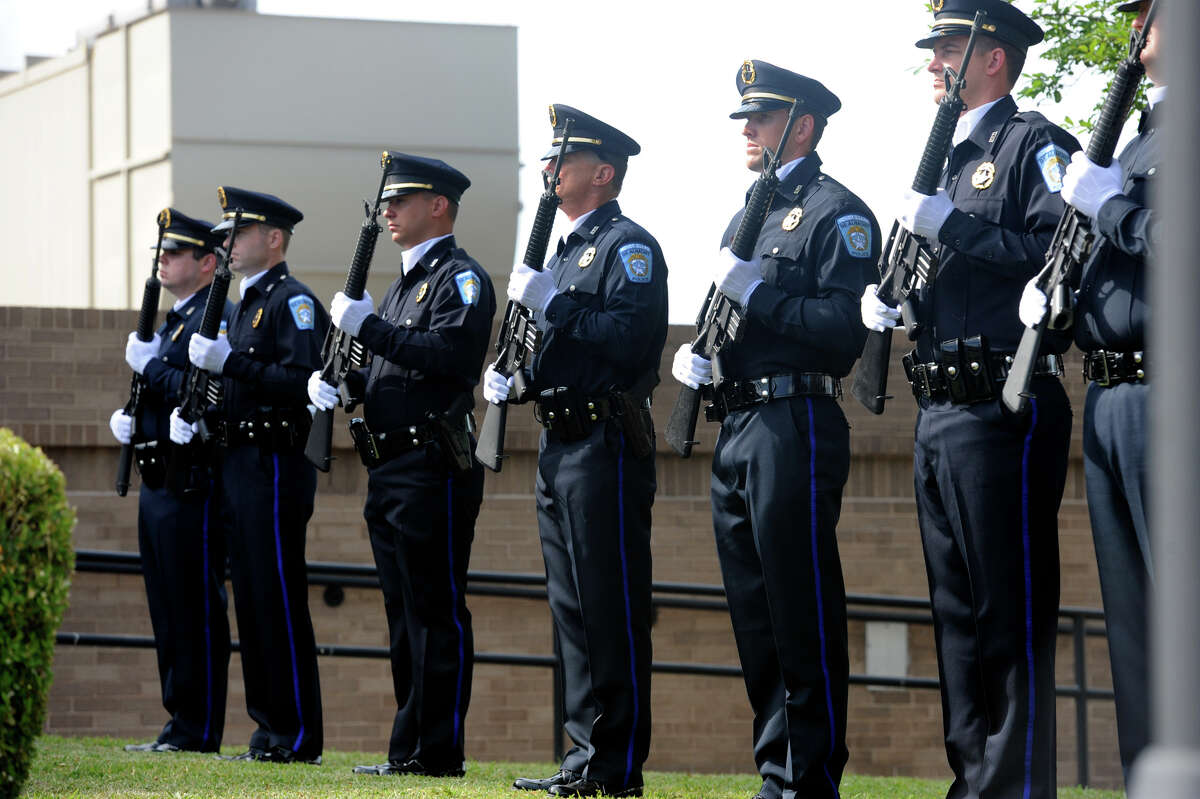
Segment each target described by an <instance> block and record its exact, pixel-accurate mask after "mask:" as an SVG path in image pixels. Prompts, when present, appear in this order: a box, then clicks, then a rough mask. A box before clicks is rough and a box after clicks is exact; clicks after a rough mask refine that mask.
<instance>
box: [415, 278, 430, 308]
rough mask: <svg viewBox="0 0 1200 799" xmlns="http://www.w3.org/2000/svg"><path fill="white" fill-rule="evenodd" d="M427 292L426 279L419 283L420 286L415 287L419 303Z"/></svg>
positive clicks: (427, 283) (427, 284)
mask: <svg viewBox="0 0 1200 799" xmlns="http://www.w3.org/2000/svg"><path fill="white" fill-rule="evenodd" d="M428 293H429V282H428V281H426V282H424V283H422V284H421V288H419V289H417V302H418V303H420V302H421V300H423V299H425V295H426V294H428Z"/></svg>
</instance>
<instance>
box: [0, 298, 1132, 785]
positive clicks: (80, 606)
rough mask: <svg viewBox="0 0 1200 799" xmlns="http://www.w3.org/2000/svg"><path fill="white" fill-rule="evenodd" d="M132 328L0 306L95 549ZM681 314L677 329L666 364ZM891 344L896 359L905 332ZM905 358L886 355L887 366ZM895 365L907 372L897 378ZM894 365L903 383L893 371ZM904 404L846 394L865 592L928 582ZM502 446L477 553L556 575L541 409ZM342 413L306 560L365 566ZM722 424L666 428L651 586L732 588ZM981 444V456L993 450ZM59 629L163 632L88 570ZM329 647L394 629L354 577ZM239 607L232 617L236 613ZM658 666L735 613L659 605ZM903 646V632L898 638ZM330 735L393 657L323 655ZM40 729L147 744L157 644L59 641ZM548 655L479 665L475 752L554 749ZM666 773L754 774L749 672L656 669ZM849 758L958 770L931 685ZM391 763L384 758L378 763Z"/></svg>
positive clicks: (518, 611) (1066, 649)
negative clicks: (524, 663)
mask: <svg viewBox="0 0 1200 799" xmlns="http://www.w3.org/2000/svg"><path fill="white" fill-rule="evenodd" d="M134 324H135V314H134V313H132V312H128V311H100V310H79V309H75V310H69V309H34V308H0V425H4V426H8V427H11V428H13V429H14V430H15V431H16V432H17V433H18V434H19V435H22V436H23V437H25V438H26V439H28V440H30V441H31V442H33V443H35V444H38V445H39V446H41V447H43V448H44V449H45V450H46V451H47V453H48V454H49V455H50V456H51V457H52V458H53V459H54V460H55V461H56V462H57V463H58V464H59V465H60V466H61V467H62V468H63V470H64V472H65V473H66V475H67V485H68V490H69V492H70V501H71V502H72V504H73V505H75V506H76V507H77V509H78V512H79V525H78V527H77V529H76V532H75V543H76V546H77V547H79V548H84V549H107V550H122V551H136V549H137V541H136V522H135V520H136V512H137V511H136V505H137V502H136V499H135V497H134V496H133V493H134V492H133V491H131V493H130V496H128V497H125V498H123V499H122V498H118V497H117V496H116V495H115V494H114V493H113V490H112V483H113V475H114V470H115V467H116V459H117V447H116V445H115V443H114V442H113V441H112V439H111V436H110V435H109V432H108V429H107V419H108V416H109V414H110V413H111V412H112V410H113V409H114V408H117V407H119V406H120V405H121V404H123V403H124V401H125V392H126V391H127V390H128V385H129V376H128V370H127V368H126V367H125V365H124V363H123V360H122V352H123V346H124V344H123V343H124V340H125V337H126V335H127V333H128V331H129V330H131V329H132V327H133V326H134ZM686 335H687V330H686V329H685V328H682V327H675V328H672V329H671V335H670V338H669V340H668V344H667V347H666V349H665V352H666V353H667V356H668V357H667V358H666V362H665V363H664V366H663V369H662V371H661V373H662V374H663V375H669V356H670V354H672V353H674V351H675V349H676V347H677V346H678V344H679V343H680V342H682V341H683V340H684V338H685V337H686ZM900 343H901V342H898V343H897V347H898V349H897V351H896V353H895V354H897V355H898V354H899V345H900ZM898 367H899V364H898V363H893V369H898ZM1078 367H1079V364H1078V359H1077V357H1076V355H1075V354H1074V353H1073V354H1072V360H1071V362H1070V366H1069V376H1068V378H1067V379H1066V381H1065V384H1066V385H1067V387H1068V389H1069V391H1070V394H1071V398H1072V402H1073V403H1074V407H1076V408H1081V407H1082V397H1083V384H1082V381H1081V380H1080V379H1079V377H1078ZM895 374H900V372H898V371H893V375H895ZM894 380H895V378H894ZM892 390H893V392H894V393H895V394H897V399H896V400H895V401H894V402H893V403H892V404H891V405H890V407H889V409H888V412H887V413H886V414H885V415H884V416H882V417H872V416H870V415H869V414H867V413H866V412H865V411H863V410H862V409H861V408H860V407H859V406H858V404H857V403H855V402H853V401H852V400H848V401H846V402H845V403H844V405H843V407H844V408H845V410H846V414H847V417H848V419H849V420H850V423H851V425H852V432H851V436H852V438H851V446H852V451H853V460H852V465H851V471H850V480H849V484H848V485H847V488H846V496H845V502H844V504H843V511H842V520H841V523H840V525H839V530H838V539H839V547H840V550H841V557H842V563H843V567H844V571H845V576H846V584H847V589H848V590H849V591H851V592H854V593H869V594H890V595H897V596H920V597H924V596H927V595H928V592H927V587H926V580H925V571H924V565H923V561H922V556H921V549H920V542H919V537H918V533H917V526H916V511H915V507H914V503H913V500H912V461H911V446H912V442H911V436H912V422H913V417H914V404H913V402H912V401H911V400H910V399H909V398H908V397H907V396H906V392H905V387H904V385H903V384H902V383H900V382H898V381H896V382H894V384H893V385H892ZM674 396H675V384H674V383H673V382H672V381H670V378H669V377H667V382H666V383H665V384H664V385H663V386H662V387H661V388H660V389H659V392H658V397H657V400H658V402H657V405H656V410H655V414H656V417H657V423H658V427H659V429H660V430H661V429H662V426H663V424H664V422H665V417H666V415H667V413H668V412H669V410H670V407H671V404H672V403H673V401H674ZM509 418H510V424H509V436H508V440H507V444H508V449H509V451H510V453H511V454H512V457H511V459H510V460H508V461H507V462H506V464H505V467H504V471H503V472H501V473H500V474H499V475H492V474H490V473H489V476H488V479H487V483H486V485H485V491H486V495H485V498H484V505H483V509H482V512H481V515H480V519H479V523H478V526H477V530H476V537H475V544H474V548H473V552H472V559H471V568H472V569H475V570H492V571H507V572H529V573H539V572H541V571H542V562H541V555H540V552H539V549H538V542H537V533H536V519H535V514H534V501H533V496H532V485H533V467H534V454H535V453H534V444H535V436H534V434H535V428H534V425H533V423H532V421H531V419H530V414H529V412H528V410H527V409H525V408H520V409H515V410H514V411H513V412H512V413H511V414H510V417H509ZM343 428H344V426H343V425H342V424H340V423H339V424H338V426H337V430H338V439H337V441H336V443H335V445H336V447H337V452H336V454H337V455H338V456H339V458H340V459H339V460H338V461H337V462H336V463H335V464H334V468H333V470H332V471H331V472H330V473H329V474H327V475H322V476H321V477H320V482H319V488H318V493H317V502H316V512H315V515H314V517H313V520H312V522H311V523H310V525H309V528H308V557H309V559H310V560H320V561H343V562H355V563H370V562H371V554H370V548H369V545H368V543H367V538H366V530H365V527H364V524H363V522H362V517H361V510H362V501H363V497H364V494H365V473H364V470H363V469H362V468H361V466H360V465H359V464H358V463H357V461H356V459H355V456H354V454H353V452H351V451H350V450H348V449H347V446H348V441H347V438H346V437H345V435H344V429H343ZM714 437H715V427H713V426H712V425H702V428H701V432H700V438H702V439H703V443H702V445H701V446H700V447H699V448H698V450H697V452H696V454H695V455H694V456H693V457H692V458H691V459H689V460H686V461H685V460H681V459H680V458H678V457H677V456H675V455H674V454H673V453H671V452H670V451H669V450H668V449H666V447H665V445H663V444H661V442H660V452H659V459H658V481H659V491H658V496H657V498H656V501H655V506H654V533H653V539H652V549H653V557H654V578H655V580H657V581H687V582H697V583H709V584H717V583H719V582H720V573H719V569H718V565H717V559H716V552H715V547H714V545H713V539H712V532H711V516H710V509H709V504H708V469H709V465H710V458H711V448H712V444H713V439H714ZM1080 451H1081V450H1080V441H1079V431H1078V429H1076V430H1075V431H1074V437H1073V441H1072V459H1071V465H1070V474H1069V478H1068V484H1067V491H1066V497H1065V498H1064V501H1063V506H1062V512H1061V514H1060V524H1061V534H1060V549H1061V553H1062V575H1063V580H1062V604H1063V605H1074V606H1084V607H1099V605H1100V596H1099V585H1098V581H1097V577H1096V567H1095V558H1094V555H1093V552H1092V544H1091V534H1090V529H1089V525H1088V520H1087V510H1086V506H1085V504H1084V499H1083V475H1082V464H1081V461H1080ZM986 456H987V453H979V457H986ZM71 590H72V593H71V607H70V609H69V611H68V614H67V618H66V620H65V622H64V624H63V629H64V630H68V631H76V632H104V633H121V634H139V635H149V634H150V623H149V619H148V616H147V613H146V608H145V596H144V591H143V588H142V584H141V580H140V578H139V577H136V576H114V575H95V574H77V575H76V576H75V578H74V580H73V584H72V589H71ZM309 604H310V607H311V608H312V611H313V618H314V625H315V628H316V636H317V640H318V642H321V643H340V644H357V645H369V646H385V645H386V640H387V634H386V622H385V619H384V614H383V608H382V602H381V597H380V595H379V594H378V592H377V591H374V590H368V589H348V590H347V592H346V601H345V602H344V603H343V604H342V605H340V606H338V607H330V606H328V605H326V604H325V602H324V601H323V592H322V590H321V589H320V588H314V589H311V590H310V592H309ZM469 605H470V608H471V611H472V614H473V616H474V620H475V630H476V645H477V649H478V650H479V651H481V652H484V651H486V652H505V653H528V654H548V653H549V652H550V651H551V643H550V641H551V638H550V621H549V614H548V611H547V609H546V606H545V603H544V602H541V601H533V600H523V599H508V598H493V597H481V596H471V597H470V599H469ZM230 615H231V618H232V613H231V614H230ZM849 632H850V658H851V661H850V662H851V671H852V673H856V674H861V673H864V672H865V671H866V669H867V654H866V650H867V643H866V640H867V630H866V627H865V625H864V624H863V623H862V622H852V623H851V624H850V630H849ZM900 633H901V635H900V639H899V642H898V644H899V646H900V647H901V649H902V650H906V651H901V654H903V655H904V662H903V663H902V671H903V672H904V673H906V674H908V675H911V676H919V677H929V678H936V676H937V667H936V660H935V656H934V651H933V641H932V633H931V630H930V628H929V627H927V626H920V625H908V626H906V627H904V628H902V629H901V630H900ZM653 640H654V647H655V652H654V657H655V660H656V661H659V662H664V661H668V662H671V661H673V662H693V663H711V664H718V665H736V664H737V654H736V650H735V648H734V644H733V637H732V632H731V630H730V625H729V618H728V615H727V614H726V613H724V612H713V611H697V610H677V609H662V610H661V611H660V612H659V613H658V616H657V620H656V622H655V625H654V629H653ZM892 645H893V646H895V645H896V642H893V644H892ZM1087 664H1088V675H1087V677H1088V682H1089V684H1090V685H1091V686H1092V687H1095V688H1107V687H1110V681H1109V677H1108V659H1107V650H1106V648H1105V645H1104V641H1103V639H1102V638H1093V639H1089V642H1088V645H1087ZM1073 668H1074V660H1073V654H1072V649H1071V642H1070V639H1069V638H1067V637H1066V636H1063V637H1061V638H1060V641H1059V657H1058V683H1059V685H1071V684H1073V683H1074V682H1075V677H1074V674H1073ZM320 669H321V686H322V693H323V696H324V705H325V733H326V741H327V744H328V746H329V747H330V748H333V749H339V750H348V749H352V750H363V751H366V752H370V753H372V755H371V756H372V757H378V756H379V755H380V754H381V753H382V752H384V751H385V748H386V741H387V735H388V731H389V729H390V723H391V715H392V713H393V708H394V703H393V699H392V697H391V681H390V676H389V672H388V665H387V663H386V661H371V660H361V659H350V658H335V657H325V658H322V659H321V662H320ZM54 671H55V682H54V687H53V690H52V692H51V697H50V709H49V716H48V720H47V725H46V729H47V730H48V731H50V732H54V733H56V734H67V735H116V736H122V737H128V738H139V739H146V738H148V737H149V736H152V735H154V734H156V733H157V731H158V729H159V728H160V727H161V725H162V723H163V721H164V714H163V710H162V708H161V705H160V702H159V694H158V690H159V689H158V681H157V675H156V671H155V666H154V656H153V654H152V652H150V651H149V650H117V649H99V648H69V647H61V648H59V650H58V652H57V653H56V659H55V664H54ZM230 689H231V690H230V697H229V708H228V715H227V718H228V721H227V724H226V731H225V741H226V743H227V744H228V745H230V746H242V745H244V744H245V742H246V740H247V737H248V735H249V733H250V730H251V725H250V722H249V719H248V718H247V716H246V713H245V709H244V708H245V704H244V694H243V693H242V686H241V674H240V671H239V660H238V657H237V656H236V655H235V656H234V658H233V660H232V663H231V676H230ZM550 692H551V683H550V672H549V671H548V670H546V669H536V668H516V667H502V666H484V665H480V666H478V667H477V668H476V672H475V683H474V691H473V699H472V703H471V708H470V712H469V714H468V716H467V720H466V734H467V754H468V757H469V758H474V759H482V760H498V759H504V760H522V761H529V760H541V761H545V760H549V759H550V756H551V724H552V719H553V713H552V707H551V702H550V697H551V693H550ZM652 712H653V717H654V722H653V736H652V741H651V752H650V760H649V763H648V764H647V766H648V768H651V769H665V770H683V771H694V772H723V771H729V772H743V773H750V772H753V769H754V766H753V757H752V754H751V751H750V712H749V707H748V703H747V701H746V696H745V689H744V687H743V685H742V683H741V681H740V680H739V679H736V678H726V677H687V676H674V675H663V674H656V675H655V677H654V685H653V706H652ZM1058 731H1059V753H1060V758H1059V778H1060V781H1061V782H1062V783H1064V784H1071V783H1073V782H1074V781H1075V775H1076V764H1075V756H1074V751H1075V749H1074V744H1075V715H1074V705H1073V703H1071V702H1070V701H1069V700H1060V701H1059V725H1058ZM1088 731H1089V734H1090V737H1091V746H1090V754H1091V774H1092V782H1093V784H1094V785H1109V786H1113V785H1119V783H1120V762H1119V759H1118V757H1117V753H1116V752H1117V750H1116V734H1115V722H1114V720H1113V709H1112V704H1111V703H1110V702H1103V701H1097V702H1093V703H1092V704H1091V708H1090V713H1089V719H1088ZM848 735H849V747H850V763H849V769H850V771H852V772H855V773H862V774H883V775H911V776H926V777H938V778H947V777H948V775H949V772H948V768H947V766H946V763H945V753H944V750H943V747H942V742H941V735H942V733H941V710H940V703H939V701H938V695H937V692H936V691H929V690H887V689H868V688H865V687H858V686H855V687H853V688H852V689H851V691H850V716H849V731H848ZM371 762H377V761H371Z"/></svg>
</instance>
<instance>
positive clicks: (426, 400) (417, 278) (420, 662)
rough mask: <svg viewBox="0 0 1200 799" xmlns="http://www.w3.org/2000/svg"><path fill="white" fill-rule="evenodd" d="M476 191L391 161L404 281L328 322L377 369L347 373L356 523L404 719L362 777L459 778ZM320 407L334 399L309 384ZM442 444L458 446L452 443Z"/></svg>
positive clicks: (475, 474)
mask: <svg viewBox="0 0 1200 799" xmlns="http://www.w3.org/2000/svg"><path fill="white" fill-rule="evenodd" d="M470 185H471V181H470V180H469V179H468V178H467V176H466V175H464V174H463V173H462V172H459V171H458V170H457V169H455V168H454V167H452V166H450V165H449V164H447V163H445V162H443V161H439V160H437V159H433V158H422V157H420V156H415V155H405V154H403V153H392V154H391V162H390V166H389V168H388V173H387V175H386V177H385V180H384V190H383V194H382V195H381V197H382V199H383V200H386V201H387V210H386V211H385V212H384V218H385V219H386V220H387V225H388V231H389V232H390V233H391V235H392V241H394V242H396V243H397V244H399V245H400V246H401V247H402V248H403V249H404V252H403V253H402V256H401V257H402V259H403V263H404V266H403V274H402V275H401V276H400V277H399V278H398V279H397V280H395V281H394V282H393V283H392V285H391V287H390V288H389V289H388V291H387V294H385V295H384V298H383V302H382V303H380V305H379V309H378V312H376V310H375V308H374V305H373V302H372V300H371V295H370V294H368V293H364V294H363V298H362V299H361V300H351V299H350V298H348V297H347V296H346V295H345V294H343V293H342V292H338V293H337V294H336V295H334V298H333V302H332V304H331V306H330V307H331V312H332V317H333V323H334V324H335V325H337V326H338V327H339V328H340V329H341V330H343V331H344V332H346V333H348V334H350V335H352V336H354V337H355V338H357V339H358V340H359V341H360V342H361V343H362V344H363V345H364V346H365V347H366V348H367V349H368V350H370V351H371V353H372V354H373V357H372V359H371V364H370V366H369V367H368V368H366V369H363V370H362V371H360V372H354V373H352V374H351V375H350V376H349V379H348V381H347V382H348V383H349V384H350V385H349V388H350V390H351V393H352V396H354V397H356V398H357V397H365V404H364V413H365V416H366V419H365V423H364V421H363V420H355V421H354V422H352V426H351V430H352V432H353V433H354V439H355V444H356V446H357V448H358V452H359V456H360V457H361V458H362V460H363V463H364V465H366V466H367V468H368V470H369V478H368V485H367V503H366V509H365V510H364V511H363V515H364V516H365V517H366V520H367V528H368V531H369V532H370V536H371V548H372V549H373V550H374V553H375V565H376V566H377V567H378V569H379V580H380V583H381V584H382V587H383V596H384V609H385V610H386V612H387V621H388V632H389V635H390V639H391V647H390V649H391V657H392V683H393V687H394V688H395V693H396V703H397V706H398V710H397V711H396V718H395V721H394V723H393V724H392V737H391V741H390V742H389V744H388V761H387V762H386V763H382V764H380V765H378V766H357V767H355V769H354V771H355V773H358V774H419V775H426V776H432V777H461V776H462V775H463V720H464V718H465V717H466V714H467V704H468V702H469V701H470V698H471V671H472V667H473V665H474V654H475V650H474V639H473V637H472V631H471V613H470V611H469V610H467V603H466V584H467V563H468V561H469V559H470V555H471V541H472V539H473V538H474V536H475V519H476V517H477V516H478V515H479V505H480V502H481V501H482V499H483V467H482V466H480V465H479V464H478V463H475V461H474V459H473V458H472V457H471V452H473V451H474V443H473V442H472V440H471V435H470V433H469V432H468V424H467V413H468V412H469V411H470V408H471V405H472V392H473V389H474V386H475V384H476V383H477V382H479V373H480V372H481V371H482V370H483V359H484V356H485V354H486V352H487V348H488V340H489V338H490V335H491V330H492V317H493V316H494V315H495V313H496V297H495V292H494V291H493V289H492V281H491V278H490V277H488V274H487V272H486V271H484V269H483V267H481V266H480V265H479V264H478V263H477V262H476V261H475V260H474V259H473V258H471V256H469V255H467V253H466V251H465V250H463V249H462V248H460V247H458V245H457V244H456V242H455V240H454V222H455V219H456V217H457V216H458V207H459V203H460V201H461V199H462V194H463V192H464V191H466V189H467V187H468V186H470ZM308 393H309V397H310V398H311V400H312V402H313V404H314V405H316V406H317V407H318V408H333V406H334V405H335V404H336V403H337V390H336V389H335V388H334V387H333V386H331V385H329V384H328V383H325V382H323V381H322V380H321V373H320V372H313V373H312V376H311V377H310V378H309V384H308ZM449 436H454V437H456V438H457V439H458V441H457V444H455V442H451V441H450V440H449V438H448V437H449Z"/></svg>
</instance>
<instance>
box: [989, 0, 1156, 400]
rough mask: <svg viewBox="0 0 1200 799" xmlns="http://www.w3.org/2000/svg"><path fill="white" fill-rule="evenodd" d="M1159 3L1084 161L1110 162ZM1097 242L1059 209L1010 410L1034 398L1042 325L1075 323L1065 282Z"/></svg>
mask: <svg viewBox="0 0 1200 799" xmlns="http://www.w3.org/2000/svg"><path fill="white" fill-rule="evenodd" d="M1157 7H1158V3H1157V1H1156V2H1153V3H1151V4H1150V10H1149V11H1148V12H1147V13H1146V22H1145V24H1144V25H1143V26H1142V30H1141V33H1138V32H1137V31H1134V32H1133V33H1132V34H1130V37H1129V55H1128V56H1127V57H1126V58H1125V60H1124V61H1122V62H1121V65H1120V66H1119V67H1117V74H1116V77H1114V78H1113V82H1112V85H1111V86H1110V87H1109V90H1108V96H1107V97H1106V98H1105V100H1104V107H1103V108H1102V109H1101V111H1100V120H1099V121H1098V122H1097V123H1096V129H1095V133H1093V134H1092V139H1091V141H1089V142H1088V149H1087V157H1088V160H1090V161H1092V162H1094V163H1096V164H1098V165H1099V166H1102V167H1107V166H1109V165H1111V164H1112V160H1113V153H1115V152H1116V150H1117V140H1118V139H1119V138H1120V136H1121V129H1122V128H1123V127H1125V119H1126V118H1127V117H1128V116H1129V112H1130V110H1132V108H1133V100H1134V97H1135V96H1136V95H1137V90H1138V84H1140V83H1141V81H1142V77H1143V76H1144V75H1145V74H1146V68H1145V67H1144V66H1142V61H1141V56H1142V50H1143V49H1145V47H1146V35H1147V34H1148V33H1149V31H1150V24H1151V23H1152V22H1153V21H1154V12H1155V11H1156V10H1157ZM1095 241H1096V234H1095V232H1094V231H1093V230H1092V222H1091V220H1090V219H1088V217H1086V216H1084V215H1083V214H1082V213H1080V212H1079V210H1078V209H1076V208H1074V207H1072V206H1070V205H1068V206H1067V207H1066V208H1065V209H1063V215H1062V218H1061V219H1060V220H1059V221H1058V228H1057V229H1055V231H1054V239H1053V240H1052V241H1051V242H1050V248H1049V249H1048V250H1046V265H1045V266H1044V267H1043V268H1042V271H1041V272H1039V273H1038V275H1037V278H1036V281H1037V282H1036V283H1035V284H1034V285H1036V286H1037V288H1038V289H1039V290H1040V291H1041V292H1042V293H1043V294H1045V295H1046V296H1047V297H1048V298H1049V299H1050V308H1049V310H1048V311H1047V313H1046V315H1045V316H1044V317H1042V321H1040V322H1038V323H1037V324H1036V325H1034V326H1033V327H1027V328H1025V331H1024V332H1023V333H1022V334H1021V343H1020V344H1018V345H1017V354H1016V355H1014V356H1013V362H1012V368H1011V369H1010V370H1009V372H1008V379H1007V380H1005V381H1004V389H1003V390H1002V391H1001V392H1000V399H1001V401H1002V402H1003V403H1004V407H1005V408H1007V409H1008V410H1010V411H1012V412H1013V413H1022V412H1024V410H1025V407H1026V406H1027V405H1028V404H1029V400H1030V398H1031V397H1033V396H1034V395H1033V394H1030V393H1029V381H1030V380H1031V379H1032V378H1033V367H1034V364H1035V362H1036V361H1037V357H1038V350H1040V349H1041V346H1042V335H1043V334H1044V333H1045V332H1046V329H1047V328H1049V329H1050V330H1065V329H1066V328H1068V327H1070V326H1071V324H1072V323H1073V322H1074V321H1075V313H1074V310H1073V309H1072V308H1071V303H1072V300H1071V292H1070V287H1069V286H1070V282H1071V280H1072V277H1073V275H1075V274H1076V273H1077V272H1078V270H1079V269H1080V268H1082V266H1083V262H1084V261H1086V260H1087V257H1088V255H1089V254H1090V253H1091V251H1092V246H1093V245H1094V244H1095Z"/></svg>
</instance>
